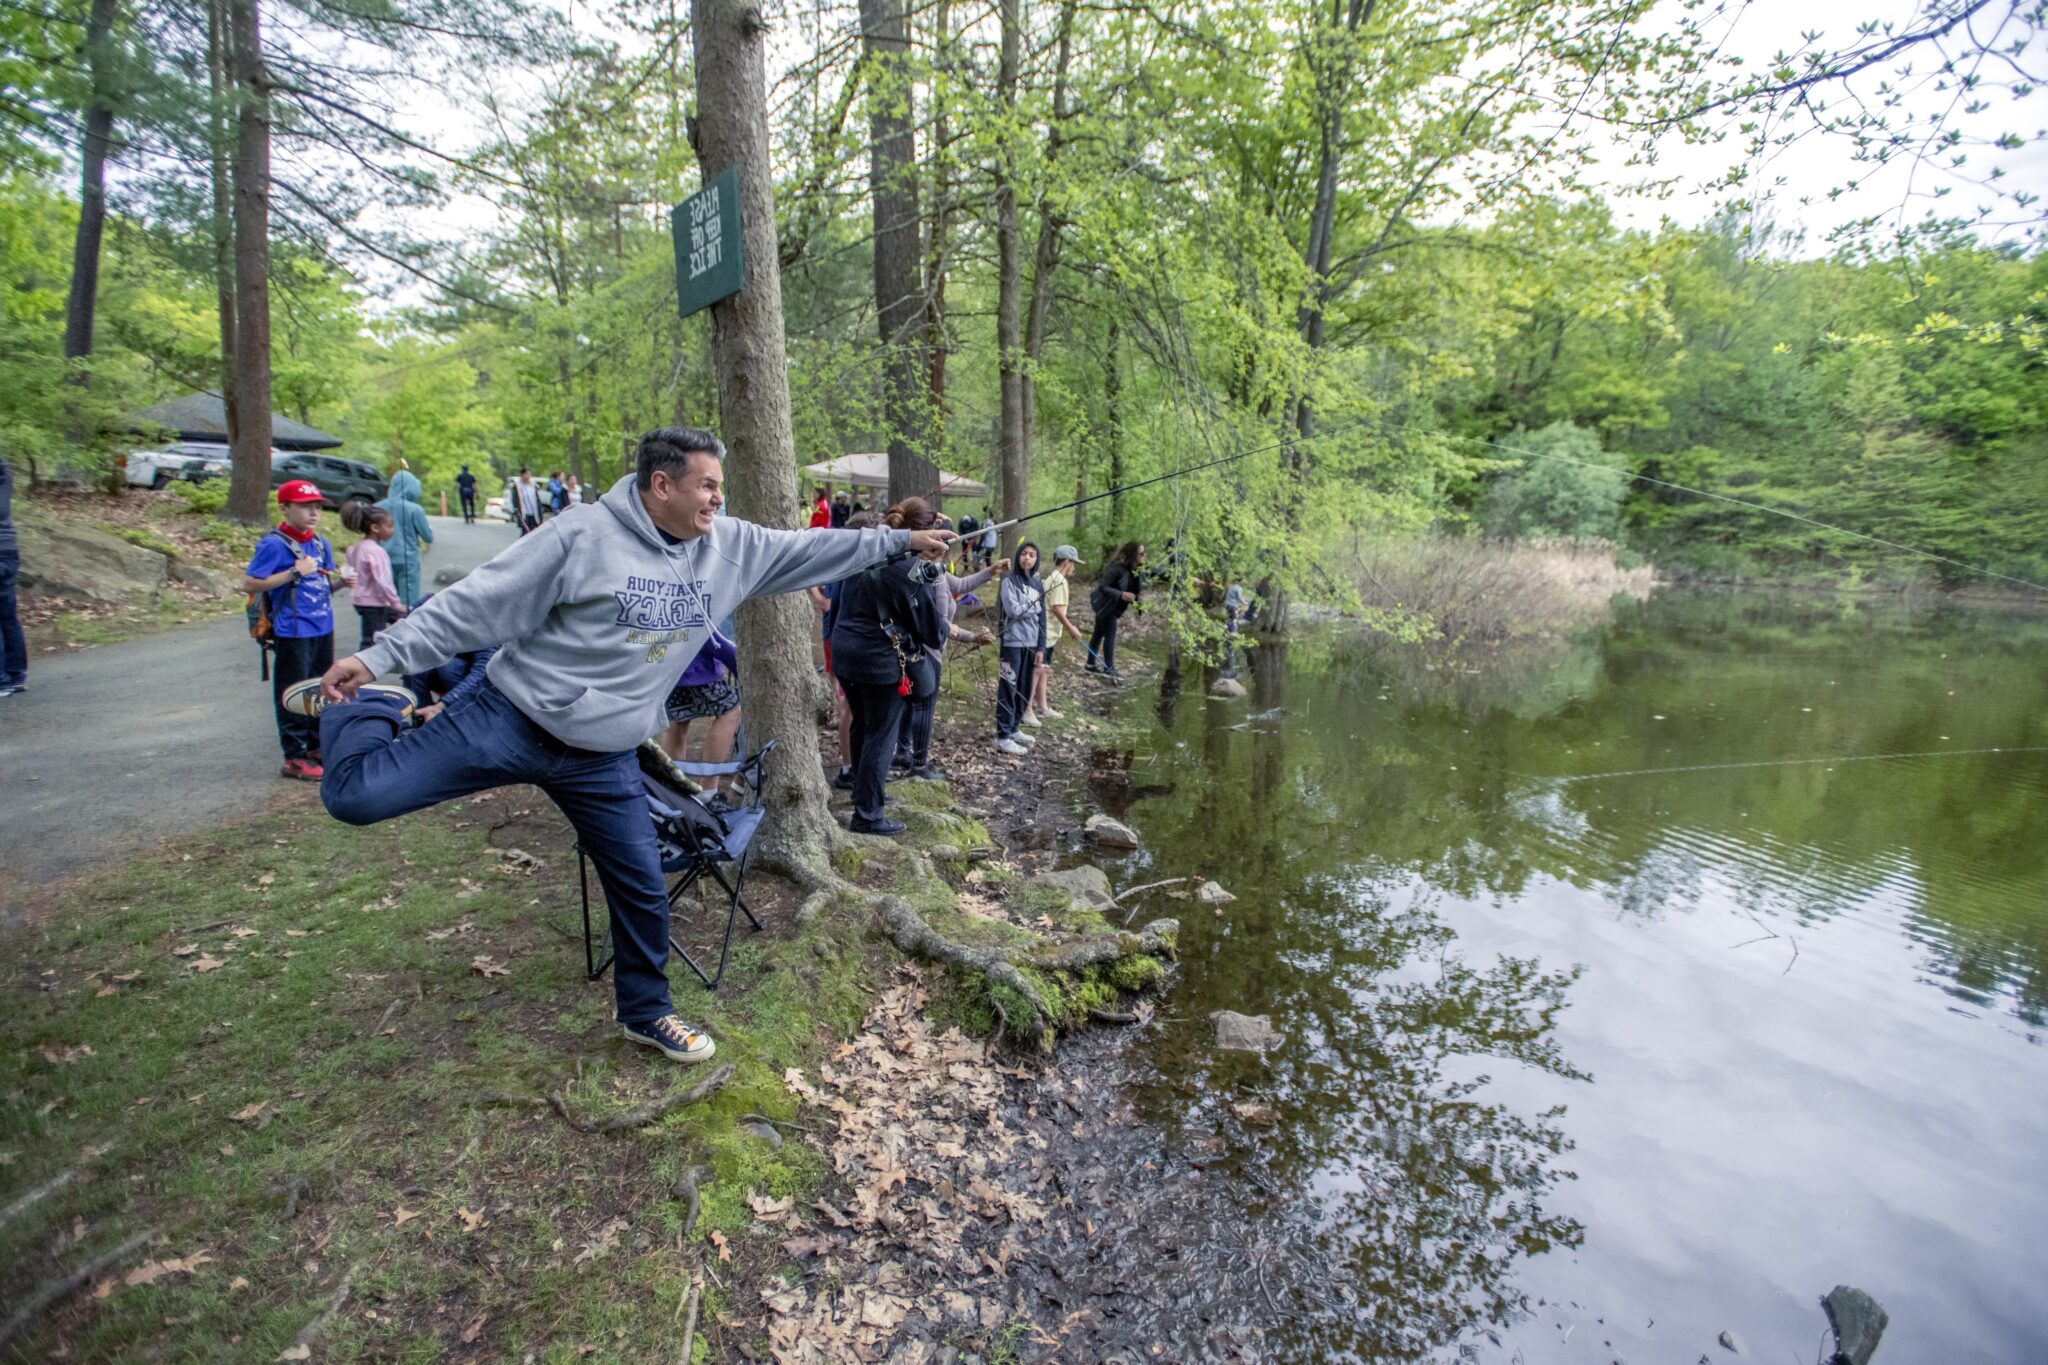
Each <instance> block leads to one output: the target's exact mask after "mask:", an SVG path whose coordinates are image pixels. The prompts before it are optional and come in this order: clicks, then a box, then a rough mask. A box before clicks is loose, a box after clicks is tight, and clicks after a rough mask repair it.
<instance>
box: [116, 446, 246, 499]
mask: <svg viewBox="0 0 2048 1365" xmlns="http://www.w3.org/2000/svg"><path fill="white" fill-rule="evenodd" d="M227 472H228V448H227V447H226V446H224V445H210V444H207V443H206V442H203V441H179V442H178V443H176V444H175V445H168V446H165V447H164V448H163V449H162V450H137V451H132V452H130V453H129V454H128V456H127V457H126V458H125V459H124V460H123V461H122V473H123V474H125V475H126V477H127V480H128V485H129V487H131V488H162V487H164V486H165V485H167V484H169V483H171V482H173V481H175V480H179V479H184V480H187V481H189V482H191V483H204V482H205V481H206V480H208V479H212V478H218V477H221V476H223V475H225V474H226V473H227Z"/></svg>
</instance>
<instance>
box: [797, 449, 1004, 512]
mask: <svg viewBox="0 0 2048 1365" xmlns="http://www.w3.org/2000/svg"><path fill="white" fill-rule="evenodd" d="M804 477H805V478H807V479H809V480H810V481H811V482H812V483H829V484H836V485H841V486H845V485H852V486H854V487H857V488H887V487H888V486H889V457H888V456H887V455H840V456H837V457H835V458H833V459H830V460H820V461H819V462H818V463H816V464H807V465H805V466H804ZM918 491H919V492H920V493H923V492H925V491H926V490H924V489H919V490H918ZM938 492H939V496H940V497H942V498H978V499H982V500H984V501H986V500H987V498H988V495H989V493H988V485H987V484H985V483H978V482H976V481H975V480H973V479H970V478H968V477H967V476H966V475H964V474H948V473H947V472H946V471H945V470H943V469H942V470H940V471H939V489H938Z"/></svg>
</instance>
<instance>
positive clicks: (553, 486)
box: [548, 469, 569, 517]
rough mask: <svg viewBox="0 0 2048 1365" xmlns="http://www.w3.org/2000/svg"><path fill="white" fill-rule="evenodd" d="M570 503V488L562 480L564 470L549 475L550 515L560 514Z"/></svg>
mask: <svg viewBox="0 0 2048 1365" xmlns="http://www.w3.org/2000/svg"><path fill="white" fill-rule="evenodd" d="M568 505H569V488H568V485H567V484H565V483H563V482H562V471H561V470H559V469H558V470H556V471H555V472H554V473H552V474H550V475H548V515H550V516H556V517H558V516H560V515H562V509H563V508H565V507H567V506H568Z"/></svg>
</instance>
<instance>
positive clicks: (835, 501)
mask: <svg viewBox="0 0 2048 1365" xmlns="http://www.w3.org/2000/svg"><path fill="white" fill-rule="evenodd" d="M852 515H853V504H852V503H851V502H849V501H848V500H847V497H846V490H845V489H843V488H842V489H840V490H839V491H838V492H837V493H834V494H833V495H832V524H833V525H834V526H844V525H846V519H847V518H848V517H850V516H852Z"/></svg>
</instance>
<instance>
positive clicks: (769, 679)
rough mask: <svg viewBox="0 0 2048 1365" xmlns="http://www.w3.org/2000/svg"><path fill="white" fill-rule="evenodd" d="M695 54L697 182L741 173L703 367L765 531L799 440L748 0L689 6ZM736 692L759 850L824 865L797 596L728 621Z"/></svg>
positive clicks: (761, 44) (773, 520)
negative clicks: (761, 762)
mask: <svg viewBox="0 0 2048 1365" xmlns="http://www.w3.org/2000/svg"><path fill="white" fill-rule="evenodd" d="M690 35H691V42H692V44H693V45H694V47H695V50H696V56H697V107H698V116H697V155H698V159H699V161H700V163H701V164H702V166H703V169H704V178H705V179H706V180H709V179H711V178H712V177H714V176H716V175H719V174H721V173H722V172H723V171H724V170H725V169H726V167H728V166H734V165H736V166H738V167H739V184H740V224H741V241H742V244H743V252H744V255H745V260H746V275H745V279H744V283H743V284H742V286H741V288H740V291H739V293H737V294H734V295H732V296H731V297H729V298H725V299H721V300H720V301H719V302H717V303H715V304H713V305H712V306H711V355H712V366H713V369H714V370H715V372H716V374H717V379H718V412H719V419H720V422H721V423H722V425H723V434H724V438H725V442H726V445H727V447H728V449H729V451H730V453H731V459H730V461H729V463H728V464H727V465H726V480H727V486H728V487H729V488H730V489H731V494H732V500H733V502H734V503H735V504H736V505H738V506H740V507H744V508H745V509H746V511H747V515H748V517H749V519H750V520H752V521H755V522H757V523H759V524H761V525H764V526H779V527H785V528H792V529H793V528H796V527H799V526H802V525H803V524H804V522H803V521H802V520H800V519H799V518H800V508H799V506H798V502H797V482H796V438H795V435H794V433H793V432H792V430H791V426H790V410H789V371H788V361H787V358H786V357H785V355H784V353H783V340H782V337H783V333H782V279H781V274H780V271H779V269H778V264H777V263H778V261H779V259H780V258H779V256H778V254H777V250H776V240H775V179H774V172H773V168H772V166H771V164H770V159H769V156H770V154H769V139H768V93H767V91H768V87H767V80H766V77H765V75H764V72H763V59H764V49H765V48H766V46H767V37H766V29H765V28H764V27H763V25H762V23H761V15H760V11H759V10H757V9H755V8H754V7H753V6H752V5H751V4H749V3H747V0H692V4H691V23H690ZM737 628H738V631H739V638H740V639H741V641H743V642H744V643H743V647H742V648H741V650H740V670H739V671H740V688H741V691H742V693H743V695H744V696H745V698H746V702H745V705H746V722H747V727H748V731H749V736H748V737H749V741H750V742H751V743H752V744H754V745H755V746H756V747H758V746H759V745H760V744H761V743H762V742H764V741H768V740H773V741H775V743H776V745H777V747H778V748H779V749H780V753H779V754H778V755H777V759H778V761H776V762H773V763H770V764H769V766H768V779H769V780H768V788H767V793H766V795H767V802H768V806H769V809H770V811H771V812H772V813H771V815H770V817H769V819H768V820H767V822H766V823H765V825H764V826H763V832H762V834H761V841H762V842H761V855H762V858H763V860H764V861H765V862H766V863H767V864H768V865H770V866H773V867H779V868H781V869H783V870H785V871H795V870H798V869H805V870H808V871H810V872H811V873H813V874H814V875H815V874H816V873H818V872H820V871H822V870H823V868H824V862H825V858H826V855H827V851H828V850H829V848H830V841H831V837H832V835H833V834H834V833H835V830H834V827H833V823H832V818H831V816H830V815H829V814H828V813H827V812H826V809H825V800H826V797H827V795H828V793H827V789H826V786H825V775H824V770H823V768H821V767H820V766H819V764H818V733H817V723H816V716H815V710H814V698H813V696H812V687H811V679H812V677H813V676H814V675H813V672H812V661H811V639H812V637H813V636H814V635H815V634H816V633H817V625H816V620H815V618H814V617H813V616H812V614H811V607H810V603H809V602H807V601H805V600H804V598H803V597H802V596H801V595H800V594H796V593H784V594H782V595H780V596H777V597H764V598H757V599H755V600H753V601H750V602H748V603H746V604H745V605H743V606H742V607H741V608H740V611H739V620H738V623H737Z"/></svg>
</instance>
